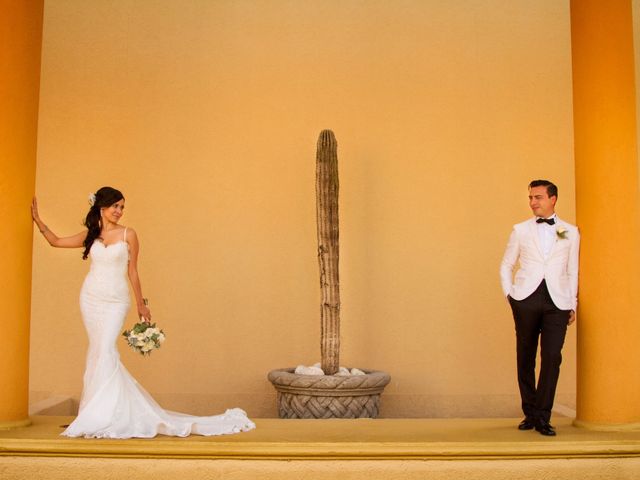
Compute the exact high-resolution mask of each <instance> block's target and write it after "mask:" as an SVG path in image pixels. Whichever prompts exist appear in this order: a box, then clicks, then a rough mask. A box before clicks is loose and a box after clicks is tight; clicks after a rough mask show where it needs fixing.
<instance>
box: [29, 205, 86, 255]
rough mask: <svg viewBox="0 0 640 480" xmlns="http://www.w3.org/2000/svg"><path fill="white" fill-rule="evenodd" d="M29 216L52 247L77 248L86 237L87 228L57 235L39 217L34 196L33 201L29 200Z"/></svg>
mask: <svg viewBox="0 0 640 480" xmlns="http://www.w3.org/2000/svg"><path fill="white" fill-rule="evenodd" d="M31 218H33V222H34V223H35V224H36V226H37V227H38V230H40V233H42V235H43V236H44V238H46V240H47V242H49V245H51V246H52V247H57V248H79V247H82V246H83V243H84V239H85V238H87V230H83V231H82V232H79V233H76V234H75V235H71V236H70V237H62V238H60V237H58V236H57V235H56V234H55V233H53V232H52V231H51V230H50V229H49V227H47V226H46V225H45V223H44V222H43V221H42V219H41V218H40V214H39V213H38V201H37V200H36V198H35V197H33V201H32V202H31Z"/></svg>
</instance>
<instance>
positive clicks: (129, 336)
mask: <svg viewBox="0 0 640 480" xmlns="http://www.w3.org/2000/svg"><path fill="white" fill-rule="evenodd" d="M122 336H123V337H124V338H125V339H126V340H127V343H128V344H129V346H130V347H131V348H133V349H134V350H135V351H137V352H140V354H141V355H150V354H151V351H152V350H156V349H158V348H160V346H161V345H162V344H163V343H164V339H165V336H164V332H163V331H162V330H161V329H159V328H158V327H156V324H155V323H152V324H148V323H144V322H140V323H136V324H135V325H134V326H133V327H132V328H131V330H125V331H124V332H122Z"/></svg>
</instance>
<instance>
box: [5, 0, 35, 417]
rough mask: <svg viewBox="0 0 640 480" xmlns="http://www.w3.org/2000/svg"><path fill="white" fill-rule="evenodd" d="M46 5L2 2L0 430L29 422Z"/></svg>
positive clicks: (32, 2) (8, 0) (6, 0)
mask: <svg viewBox="0 0 640 480" xmlns="http://www.w3.org/2000/svg"><path fill="white" fill-rule="evenodd" d="M43 8H44V1H43V0H39V1H38V0H36V1H19V2H16V1H13V0H0V11H1V12H2V15H0V31H2V32H3V36H2V42H0V78H1V79H2V88H0V199H1V201H0V225H2V227H1V228H0V245H2V255H0V274H1V275H2V281H1V286H2V287H1V288H0V306H1V307H2V308H1V309H0V314H1V315H2V320H1V322H0V325H2V328H1V330H0V429H2V428H11V427H17V426H23V425H27V424H28V423H29V414H28V408H29V318H30V313H31V312H30V311H31V258H32V244H33V228H32V226H31V218H30V215H29V204H30V202H31V198H32V196H33V193H34V187H35V171H36V143H37V126H38V96H39V89H40V52H41V48H42V18H43Z"/></svg>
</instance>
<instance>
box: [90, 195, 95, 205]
mask: <svg viewBox="0 0 640 480" xmlns="http://www.w3.org/2000/svg"><path fill="white" fill-rule="evenodd" d="M95 203H96V194H95V193H90V194H89V205H91V206H92V207H93V205H94V204H95Z"/></svg>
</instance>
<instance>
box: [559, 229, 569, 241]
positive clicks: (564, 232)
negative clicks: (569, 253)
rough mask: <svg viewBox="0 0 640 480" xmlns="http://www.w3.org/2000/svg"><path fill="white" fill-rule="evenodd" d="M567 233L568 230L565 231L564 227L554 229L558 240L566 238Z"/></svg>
mask: <svg viewBox="0 0 640 480" xmlns="http://www.w3.org/2000/svg"><path fill="white" fill-rule="evenodd" d="M567 233H569V232H568V230H567V229H566V228H564V227H558V228H557V229H556V235H558V238H562V239H565V238H567Z"/></svg>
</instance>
